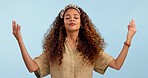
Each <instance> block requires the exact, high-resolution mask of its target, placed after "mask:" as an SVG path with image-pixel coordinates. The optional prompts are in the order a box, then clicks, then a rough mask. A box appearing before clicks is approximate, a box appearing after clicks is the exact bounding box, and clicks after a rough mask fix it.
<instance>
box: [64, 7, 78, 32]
mask: <svg viewBox="0 0 148 78" xmlns="http://www.w3.org/2000/svg"><path fill="white" fill-rule="evenodd" d="M64 26H65V29H66V31H79V28H80V26H81V20H80V13H79V12H78V11H77V10H76V9H68V10H67V11H66V12H65V14H64Z"/></svg>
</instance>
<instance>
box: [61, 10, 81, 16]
mask: <svg viewBox="0 0 148 78" xmlns="http://www.w3.org/2000/svg"><path fill="white" fill-rule="evenodd" d="M67 14H78V15H80V13H79V12H78V11H77V10H76V9H74V8H70V9H67V10H66V12H65V14H64V15H67Z"/></svg>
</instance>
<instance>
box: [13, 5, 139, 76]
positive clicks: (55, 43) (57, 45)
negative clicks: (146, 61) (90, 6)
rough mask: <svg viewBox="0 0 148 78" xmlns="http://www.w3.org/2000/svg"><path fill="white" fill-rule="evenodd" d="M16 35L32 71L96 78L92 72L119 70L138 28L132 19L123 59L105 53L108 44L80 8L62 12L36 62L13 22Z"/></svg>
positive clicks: (66, 8)
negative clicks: (108, 68)
mask: <svg viewBox="0 0 148 78" xmlns="http://www.w3.org/2000/svg"><path fill="white" fill-rule="evenodd" d="M12 27H13V34H14V36H15V38H16V39H17V41H18V44H19V46H20V50H21V53H22V57H23V59H24V62H25V64H26V67H27V68H28V70H29V72H35V74H36V76H37V77H38V78H39V77H44V76H46V75H48V74H51V78H92V71H93V70H95V71H96V72H98V73H101V74H104V73H105V71H106V69H107V67H111V68H114V69H116V70H119V69H120V68H121V67H122V65H123V63H124V60H125V58H126V56H127V53H128V49H129V47H130V45H131V41H132V38H133V36H134V34H135V33H136V25H135V22H134V20H133V19H132V20H131V22H130V23H129V25H128V33H127V38H126V41H125V42H124V46H123V48H122V50H121V52H120V54H119V56H118V57H117V58H116V59H114V58H113V57H112V56H110V55H108V54H107V53H105V52H104V48H105V43H104V40H103V39H102V38H101V36H100V34H99V32H97V30H96V28H95V26H94V24H93V23H92V21H91V20H90V18H89V17H88V15H87V14H86V13H85V12H84V11H83V10H82V9H81V8H80V7H78V6H77V5H73V4H69V5H67V6H66V7H65V8H64V9H63V10H61V11H60V13H59V15H58V16H57V17H56V19H55V21H54V22H53V24H52V25H51V28H50V29H49V30H48V32H47V33H46V34H45V37H44V40H43V53H42V54H41V55H40V56H38V57H36V58H35V59H32V58H31V57H30V56H29V54H28V52H27V50H26V48H25V45H24V43H23V39H22V36H21V34H20V25H18V24H16V22H15V21H12Z"/></svg>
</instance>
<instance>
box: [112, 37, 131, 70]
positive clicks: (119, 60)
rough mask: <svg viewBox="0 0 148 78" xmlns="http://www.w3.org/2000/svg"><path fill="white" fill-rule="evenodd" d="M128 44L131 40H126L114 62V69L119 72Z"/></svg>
mask: <svg viewBox="0 0 148 78" xmlns="http://www.w3.org/2000/svg"><path fill="white" fill-rule="evenodd" d="M130 44H131V40H129V39H128V38H127V39H126V41H125V43H124V46H123V48H122V50H121V52H120V54H119V55H118V57H117V58H116V59H115V61H114V62H115V68H116V69H117V70H119V69H120V68H121V67H122V65H123V63H124V61H125V59H126V57H127V54H128V50H129V47H130Z"/></svg>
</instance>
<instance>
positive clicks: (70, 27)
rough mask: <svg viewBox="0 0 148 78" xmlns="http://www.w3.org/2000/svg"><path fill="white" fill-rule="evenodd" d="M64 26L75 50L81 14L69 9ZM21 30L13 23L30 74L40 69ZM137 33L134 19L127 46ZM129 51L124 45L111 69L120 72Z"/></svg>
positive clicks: (112, 62) (13, 30) (13, 31)
mask: <svg viewBox="0 0 148 78" xmlns="http://www.w3.org/2000/svg"><path fill="white" fill-rule="evenodd" d="M64 26H65V29H66V33H67V38H68V41H69V44H70V45H71V48H73V49H74V48H75V47H76V40H77V38H78V34H79V28H80V26H81V21H80V13H79V12H78V11H77V10H75V9H68V10H67V11H66V12H65V14H64ZM20 30H21V27H20V25H18V24H16V22H15V21H12V33H13V35H14V36H15V38H16V40H17V42H18V44H19V47H20V50H21V54H22V57H23V60H24V62H25V65H26V67H27V69H28V70H29V72H34V71H37V70H38V69H39V67H38V66H37V64H36V63H35V62H34V61H33V59H32V58H31V57H30V55H29V54H28V52H27V49H26V47H25V45H24V42H23V38H22V36H21V33H20ZM135 33H136V24H135V21H134V19H132V20H131V21H130V23H129V25H128V32H127V36H126V40H125V42H126V43H127V44H131V41H132V38H133V36H134V34H135ZM128 50H129V47H128V46H127V45H124V46H123V48H122V50H121V52H120V54H119V56H118V57H117V58H116V59H114V60H113V61H111V62H110V63H109V67H111V68H114V69H116V70H119V69H120V68H121V67H122V65H123V63H124V60H125V58H126V56H127V53H128Z"/></svg>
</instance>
